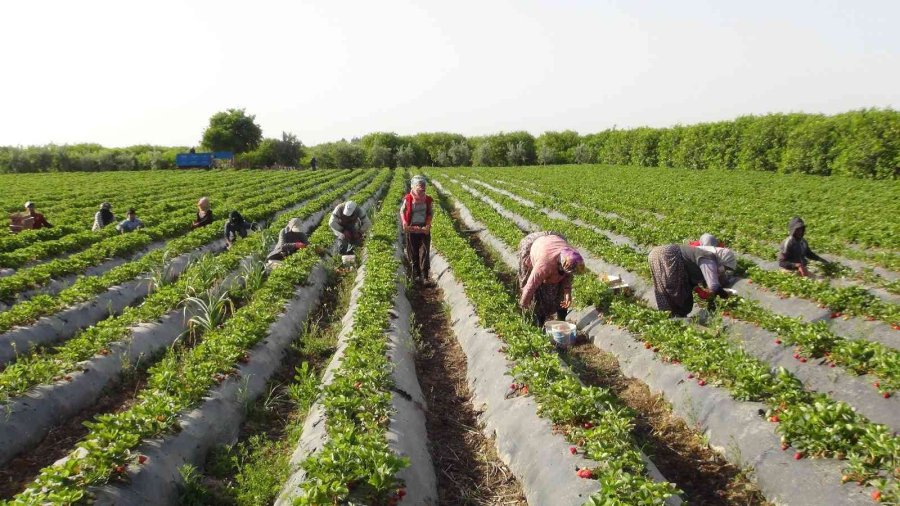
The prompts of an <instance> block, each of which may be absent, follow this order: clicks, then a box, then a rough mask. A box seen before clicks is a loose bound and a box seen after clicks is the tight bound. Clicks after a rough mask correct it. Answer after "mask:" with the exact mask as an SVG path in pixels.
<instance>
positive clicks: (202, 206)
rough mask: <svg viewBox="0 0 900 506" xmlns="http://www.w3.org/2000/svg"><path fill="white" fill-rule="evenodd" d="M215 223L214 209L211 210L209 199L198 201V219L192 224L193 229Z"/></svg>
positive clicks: (203, 198) (202, 198)
mask: <svg viewBox="0 0 900 506" xmlns="http://www.w3.org/2000/svg"><path fill="white" fill-rule="evenodd" d="M212 222H213V214H212V209H210V208H209V197H201V198H200V200H198V201H197V219H195V220H194V222H193V223H191V228H200V227H205V226H207V225H209V224H210V223H212Z"/></svg>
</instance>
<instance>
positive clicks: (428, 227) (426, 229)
mask: <svg viewBox="0 0 900 506" xmlns="http://www.w3.org/2000/svg"><path fill="white" fill-rule="evenodd" d="M422 231H423V232H425V233H426V234H430V233H431V223H429V224H427V225H425V226H424V227H422Z"/></svg>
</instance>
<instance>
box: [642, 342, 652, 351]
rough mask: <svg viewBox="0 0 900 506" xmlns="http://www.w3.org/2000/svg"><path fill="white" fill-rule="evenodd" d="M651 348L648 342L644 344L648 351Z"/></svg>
mask: <svg viewBox="0 0 900 506" xmlns="http://www.w3.org/2000/svg"><path fill="white" fill-rule="evenodd" d="M652 347H653V345H652V344H650V343H649V342H644V348H647V349H648V350H649V349H650V348H652Z"/></svg>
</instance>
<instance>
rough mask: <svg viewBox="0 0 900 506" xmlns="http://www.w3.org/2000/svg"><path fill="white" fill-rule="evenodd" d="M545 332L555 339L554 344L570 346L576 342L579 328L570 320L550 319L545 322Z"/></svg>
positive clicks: (561, 346)
mask: <svg viewBox="0 0 900 506" xmlns="http://www.w3.org/2000/svg"><path fill="white" fill-rule="evenodd" d="M544 332H545V333H547V335H548V336H550V339H552V340H553V344H555V345H556V346H558V347H560V348H568V347H569V346H571V345H573V344H575V339H576V338H577V337H578V328H577V327H576V326H575V325H574V324H572V323H569V322H566V321H562V320H550V321H548V322H546V323H544Z"/></svg>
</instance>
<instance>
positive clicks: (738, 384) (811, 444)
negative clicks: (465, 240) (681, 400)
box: [460, 189, 898, 497]
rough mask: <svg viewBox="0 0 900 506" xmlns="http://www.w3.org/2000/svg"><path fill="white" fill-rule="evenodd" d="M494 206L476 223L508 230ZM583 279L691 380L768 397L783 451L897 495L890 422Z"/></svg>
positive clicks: (592, 245)
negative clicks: (832, 463) (833, 465)
mask: <svg viewBox="0 0 900 506" xmlns="http://www.w3.org/2000/svg"><path fill="white" fill-rule="evenodd" d="M460 190H461V189H460ZM462 193H465V192H462ZM461 199H462V200H465V197H461ZM472 212H473V214H475V213H477V212H478V211H477V210H475V211H472ZM492 212H493V215H494V216H493V217H492V216H491V215H488V214H485V215H484V216H478V219H479V221H481V222H482V223H485V224H488V227H489V228H491V230H492V231H494V230H495V229H496V230H497V231H500V230H503V229H509V228H510V227H509V221H508V220H507V219H505V218H502V217H500V216H499V215H498V214H497V212H496V210H492ZM535 218H538V217H537V216H535ZM491 223H494V225H493V226H491V225H490V224H491ZM541 224H542V225H545V226H547V228H548V229H556V230H560V231H562V232H564V233H566V234H567V235H568V237H569V238H570V239H575V241H576V243H578V244H580V245H582V246H587V248H588V250H589V251H591V252H595V253H599V254H600V255H601V256H603V257H604V258H606V256H605V255H604V253H606V252H614V251H616V250H615V248H614V247H611V246H609V244H608V240H607V239H605V238H604V239H603V240H600V239H598V238H595V237H593V236H592V235H591V234H585V233H584V232H583V230H581V229H579V228H578V227H574V226H572V225H571V224H567V223H565V222H559V221H556V222H549V221H544V222H543V223H541ZM498 235H501V234H500V233H499V232H498ZM606 260H607V261H608V262H609V261H611V260H609V259H608V258H606ZM613 262H615V261H614V260H613ZM589 265H590V263H589ZM578 282H579V284H580V287H577V292H576V293H578V294H580V295H581V299H582V301H583V300H585V296H586V297H587V300H591V302H597V303H599V304H600V305H601V306H603V307H607V308H608V309H607V311H606V313H607V317H608V318H611V319H612V320H613V321H615V322H616V323H618V324H620V325H625V326H627V327H628V328H629V329H631V330H632V331H634V332H635V334H636V335H637V336H638V337H639V338H641V339H644V340H646V342H647V346H648V348H656V349H657V350H658V351H659V352H660V355H661V356H663V357H665V359H667V360H676V361H678V362H681V363H682V364H683V365H684V367H686V368H687V369H688V370H689V371H690V373H691V375H692V376H691V377H692V378H693V377H699V378H700V380H701V381H702V382H703V384H706V383H707V382H709V383H714V382H716V383H718V384H721V385H722V386H723V387H724V388H726V389H728V390H729V392H730V393H731V395H733V396H734V398H736V399H738V400H757V401H761V402H765V403H766V404H768V405H769V414H768V416H769V417H775V418H774V419H776V420H778V421H782V420H785V419H788V420H790V421H789V422H788V423H787V424H784V423H779V425H778V428H777V430H778V432H779V433H780V434H781V435H782V436H783V438H784V448H785V449H786V448H788V447H789V445H793V446H794V448H797V449H799V450H800V451H798V452H797V455H798V456H799V458H802V457H804V456H809V455H813V456H822V457H836V458H842V459H848V462H849V464H850V465H849V466H848V467H847V468H846V470H845V474H844V476H845V477H846V478H845V479H847V480H850V479H853V480H857V481H860V482H862V483H866V482H868V483H871V484H873V485H875V486H876V487H878V488H879V489H880V491H879V493H880V494H883V496H884V497H893V496H894V495H896V493H897V492H896V490H897V483H896V480H897V475H896V473H897V470H896V464H897V455H898V446H897V445H898V441H897V438H896V437H895V436H892V435H891V432H890V430H888V429H887V428H886V427H885V426H883V425H877V424H873V423H871V422H869V421H868V420H866V419H865V418H864V417H863V416H861V415H859V414H858V413H856V412H854V411H853V410H852V409H851V408H849V407H848V406H847V405H846V404H844V403H841V402H835V401H833V400H831V399H829V398H828V397H827V396H826V395H823V394H816V393H811V392H808V391H806V390H805V389H804V388H803V385H802V384H801V383H800V381H799V380H797V378H795V377H794V376H793V375H791V374H790V373H788V372H787V371H784V370H780V371H775V373H773V371H771V369H770V367H769V366H768V365H767V364H765V363H764V362H761V361H759V360H758V359H756V358H754V357H752V356H750V355H748V354H747V353H745V352H743V351H741V350H740V348H738V347H736V345H735V343H734V342H732V341H731V340H729V339H728V337H727V336H725V335H720V334H712V333H710V332H708V331H704V330H701V329H697V328H694V327H690V326H685V325H684V323H682V322H677V321H672V320H669V319H668V318H667V317H666V315H665V314H663V313H659V312H657V311H654V310H652V309H650V308H646V307H643V306H642V305H641V304H640V303H636V301H633V300H629V299H621V300H620V298H612V299H608V298H606V297H599V298H598V295H600V294H603V293H605V292H606V290H603V289H602V287H591V286H590V285H597V284H598V283H597V280H595V279H593V278H587V279H580V280H579V281H578ZM894 419H895V420H896V415H894Z"/></svg>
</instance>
